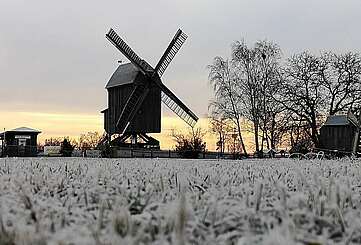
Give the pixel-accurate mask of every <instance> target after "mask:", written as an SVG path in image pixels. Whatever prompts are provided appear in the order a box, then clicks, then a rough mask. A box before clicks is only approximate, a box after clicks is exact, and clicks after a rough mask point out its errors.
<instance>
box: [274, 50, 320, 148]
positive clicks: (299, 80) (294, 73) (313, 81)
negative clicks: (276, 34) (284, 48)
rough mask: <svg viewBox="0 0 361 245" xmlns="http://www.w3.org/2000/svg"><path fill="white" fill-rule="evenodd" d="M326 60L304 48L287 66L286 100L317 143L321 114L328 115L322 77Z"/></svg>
mask: <svg viewBox="0 0 361 245" xmlns="http://www.w3.org/2000/svg"><path fill="white" fill-rule="evenodd" d="M322 69H325V64H324V63H322V62H320V60H319V58H317V57H316V56H314V55H312V54H310V53H309V52H303V53H301V54H297V55H294V56H292V57H291V58H289V60H288V62H287V65H286V67H285V70H284V71H285V80H284V83H283V88H284V89H283V90H282V94H283V97H282V101H281V102H282V104H283V105H284V106H285V107H286V108H287V109H288V110H289V111H290V112H291V113H292V114H295V115H296V116H297V119H298V120H299V121H306V122H307V124H308V125H309V130H307V131H306V132H307V134H308V135H309V137H310V138H311V139H312V142H313V143H314V144H315V145H316V146H317V145H318V141H319V133H318V128H319V125H320V118H322V115H324V111H325V110H324V109H325V105H326V103H325V96H324V95H325V92H324V88H323V87H322V82H321V81H320V72H319V71H320V70H322Z"/></svg>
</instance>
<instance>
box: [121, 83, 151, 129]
mask: <svg viewBox="0 0 361 245" xmlns="http://www.w3.org/2000/svg"><path fill="white" fill-rule="evenodd" d="M148 92H149V88H148V87H147V86H145V85H144V84H138V85H136V86H135V88H134V90H133V91H132V93H131V95H130V96H129V99H128V101H127V103H126V104H125V106H124V109H123V111H122V113H121V114H120V117H119V119H118V122H117V128H118V130H120V131H121V132H122V133H124V132H125V131H126V130H127V128H128V127H129V124H130V122H131V121H132V120H133V118H134V116H135V114H136V113H137V111H138V109H139V107H140V106H141V105H142V102H143V101H144V99H145V97H146V96H147V95H148Z"/></svg>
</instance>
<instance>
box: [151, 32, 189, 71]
mask: <svg viewBox="0 0 361 245" xmlns="http://www.w3.org/2000/svg"><path fill="white" fill-rule="evenodd" d="M186 39H187V35H186V34H185V33H184V32H182V30H181V29H179V30H178V31H177V33H176V34H175V35H174V37H173V39H172V41H171V42H170V44H169V46H168V48H167V49H166V50H165V52H164V54H163V56H162V57H161V58H160V60H159V62H158V64H157V66H156V67H155V71H156V72H157V73H158V75H159V77H162V75H163V73H164V72H165V70H166V69H167V67H168V65H169V63H170V62H171V61H172V60H173V58H174V56H175V55H176V54H177V52H178V51H179V49H180V48H181V47H182V45H183V43H184V42H185V41H186Z"/></svg>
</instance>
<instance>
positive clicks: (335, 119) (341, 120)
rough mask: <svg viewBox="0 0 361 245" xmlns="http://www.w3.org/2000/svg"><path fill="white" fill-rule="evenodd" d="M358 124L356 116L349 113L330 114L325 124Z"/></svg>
mask: <svg viewBox="0 0 361 245" xmlns="http://www.w3.org/2000/svg"><path fill="white" fill-rule="evenodd" d="M351 124H352V125H354V126H356V127H357V126H358V125H357V124H358V122H357V119H356V117H355V116H353V115H351V114H349V115H332V116H329V117H328V118H327V120H326V122H325V124H324V125H325V126H346V125H351Z"/></svg>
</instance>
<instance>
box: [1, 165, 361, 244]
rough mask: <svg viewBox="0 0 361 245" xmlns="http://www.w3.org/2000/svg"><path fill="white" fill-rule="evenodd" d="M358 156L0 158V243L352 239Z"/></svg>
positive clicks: (360, 187) (359, 239)
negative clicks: (327, 158) (310, 158)
mask: <svg viewBox="0 0 361 245" xmlns="http://www.w3.org/2000/svg"><path fill="white" fill-rule="evenodd" d="M360 194H361V175H360V162H359V161H358V160H338V161H336V160H335V161H321V160H313V161H298V160H295V161H294V160H288V159H284V160H243V161H210V160H204V161H203V160H198V161H195V160H193V161H192V160H174V159H172V160H166V159H81V158H68V159H66V158H62V159H61V158H48V159H40V158H38V159H0V215H1V218H0V220H1V223H0V244H237V245H238V244H239V245H241V244H310V245H311V244H359V243H361V219H360V218H361V214H360V211H361V196H360Z"/></svg>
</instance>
